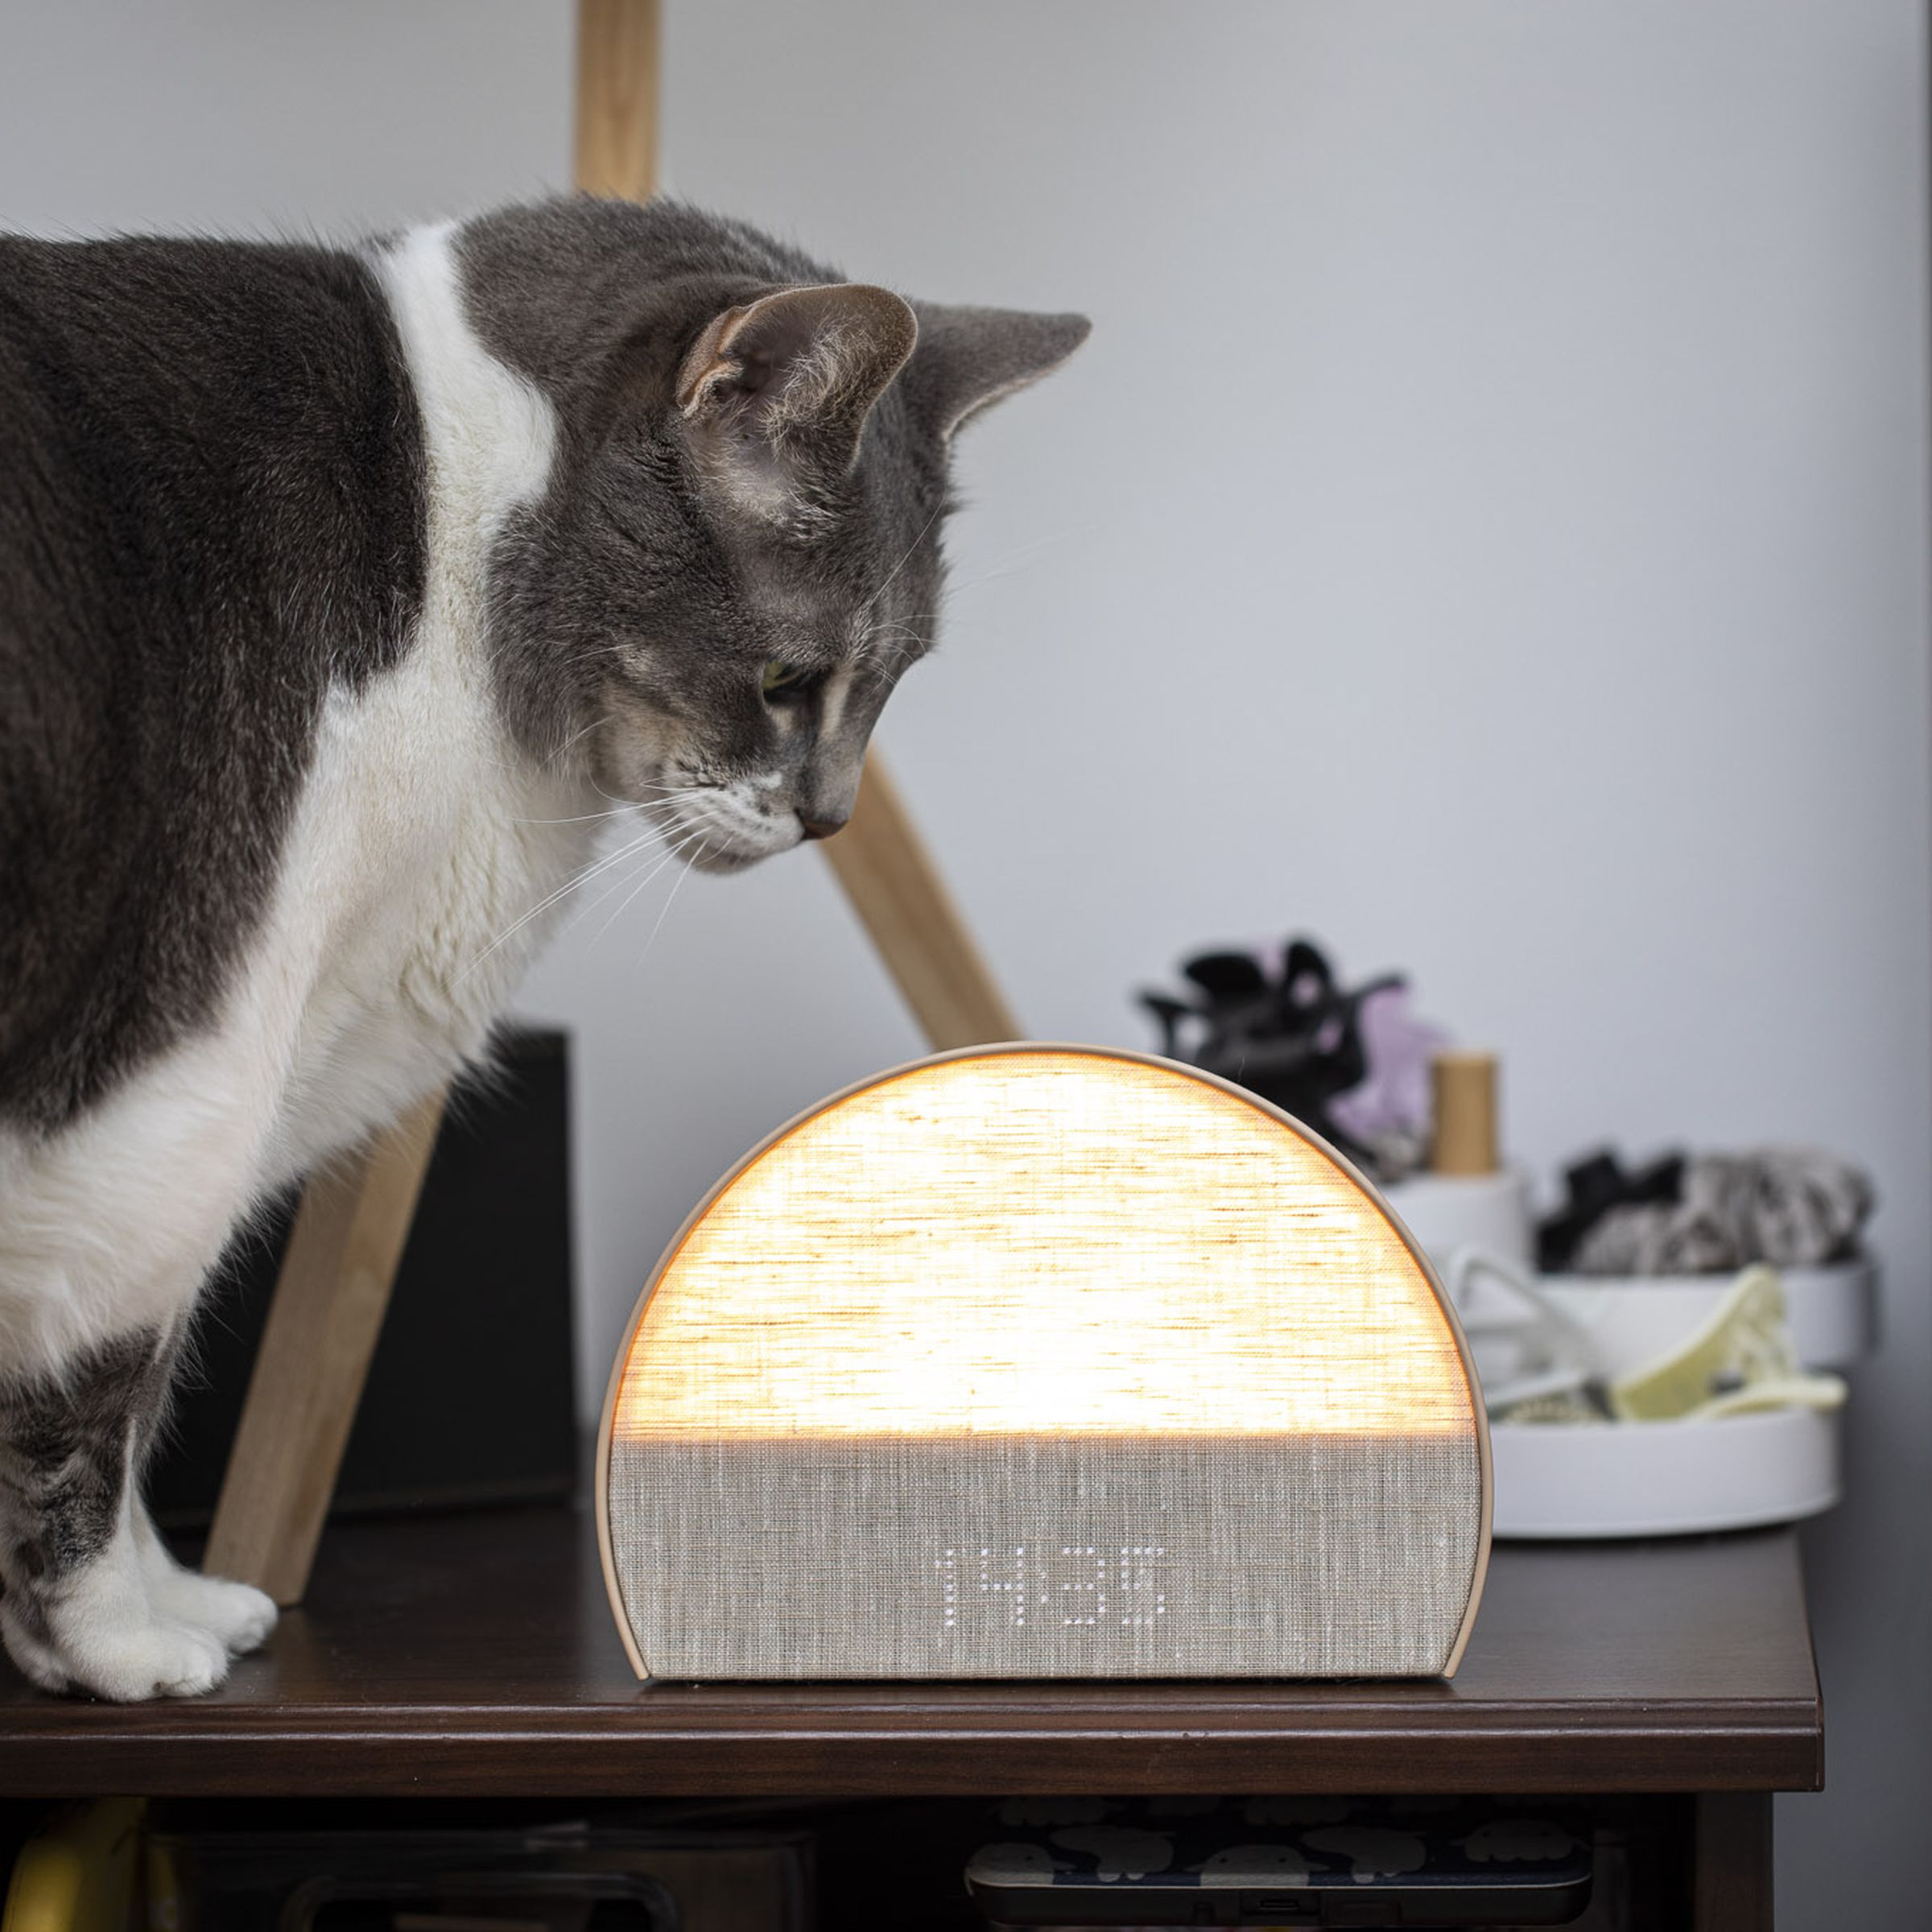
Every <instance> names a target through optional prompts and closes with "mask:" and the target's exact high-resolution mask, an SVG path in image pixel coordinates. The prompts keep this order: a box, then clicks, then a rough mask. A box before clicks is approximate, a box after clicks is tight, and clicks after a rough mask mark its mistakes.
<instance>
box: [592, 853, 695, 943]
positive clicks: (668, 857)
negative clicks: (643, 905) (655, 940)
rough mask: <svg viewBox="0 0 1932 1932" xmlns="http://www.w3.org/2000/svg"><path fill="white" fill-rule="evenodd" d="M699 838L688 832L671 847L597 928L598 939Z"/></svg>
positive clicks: (674, 889) (672, 887) (674, 884)
mask: <svg viewBox="0 0 1932 1932" xmlns="http://www.w3.org/2000/svg"><path fill="white" fill-rule="evenodd" d="M697 836H698V835H697V833H696V832H687V833H686V834H685V835H684V836H683V837H682V838H681V839H679V840H678V842H677V844H675V845H673V846H671V848H669V849H668V850H667V852H665V854H664V856H663V857H662V858H661V859H659V860H658V862H657V863H656V864H655V865H653V866H651V867H650V869H649V870H648V871H646V873H645V874H644V876H643V877H642V878H641V879H639V880H638V882H637V883H636V885H634V886H632V887H631V889H630V891H629V892H627V893H625V895H624V897H623V898H621V899H620V900H619V901H618V902H617V910H616V911H615V912H613V914H611V915H610V917H609V919H606V920H605V922H604V923H603V924H602V925H601V926H600V927H598V928H597V939H602V938H603V936H604V935H605V933H607V932H609V931H610V929H611V927H613V926H614V925H616V924H617V921H618V920H619V919H622V918H623V916H624V914H625V909H626V908H627V907H628V906H630V902H631V901H632V900H633V899H634V898H636V897H637V896H638V894H639V893H641V892H642V890H644V888H645V887H646V886H648V885H649V884H650V882H651V881H652V880H653V879H654V878H656V877H658V874H659V873H662V872H663V870H664V869H665V867H666V866H667V865H672V864H674V863H675V861H677V859H678V858H679V857H680V855H681V854H683V852H687V851H688V850H689V849H690V848H691V844H692V842H693V841H694V840H696V837H697ZM671 890H672V892H673V893H675V892H676V890H677V885H676V882H675V881H673V883H672V886H671ZM605 897H607V898H608V897H609V894H605ZM670 903H671V902H670V900H669V899H667V900H666V901H665V904H666V905H667V906H668V905H669V904H670ZM595 943H596V940H595V939H593V940H592V944H593V945H594V944H595Z"/></svg>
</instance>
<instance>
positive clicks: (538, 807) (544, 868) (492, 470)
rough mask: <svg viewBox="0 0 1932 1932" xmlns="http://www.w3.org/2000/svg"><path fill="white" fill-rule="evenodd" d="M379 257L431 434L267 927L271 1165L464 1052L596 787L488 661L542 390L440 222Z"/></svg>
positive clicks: (515, 965) (572, 849) (528, 490)
mask: <svg viewBox="0 0 1932 1932" xmlns="http://www.w3.org/2000/svg"><path fill="white" fill-rule="evenodd" d="M380 269H381V273H382V277H383V280H384V283H385V286H386V290H387V292H388V295H389V297H390V303H391V305H392V308H393V309H394V314H395V317H396V321H397V325H398V329H399V330H400V332H401V334H402V338H403V348H404V351H405V353H406V354H407V358H408V361H409V366H410V373H411V378H412V380H413V382H414V384H415V390H416V395H417V400H418V403H419V407H420V410H421V412H422V416H423V430H424V437H425V442H426V445H427V449H426V454H427V467H428V478H429V506H428V528H427V569H426V575H425V583H424V596H423V609H422V612H421V615H420V617H419V621H418V625H417V631H416V635H415V638H414V639H413V640H412V643H411V650H410V651H409V654H408V655H407V658H405V660H404V662H403V664H402V665H401V666H400V667H398V669H397V670H395V671H392V672H390V673H389V674H387V675H385V676H382V677H380V678H378V679H374V680H373V681H372V682H371V683H369V684H368V685H367V686H365V687H364V688H363V689H362V690H361V691H358V692H357V693H355V694H354V695H353V696H350V695H348V694H338V695H337V696H336V697H335V698H333V699H332V700H331V701H330V703H329V704H328V708H327V709H326V711H325V712H324V716H323V719H322V721H321V727H320V732H319V734H318V737H317V741H316V755H315V762H314V766H313V770H312V777H311V779H310V782H309V784H308V787H307V789H306V792H305V795H304V798H303V805H302V809H301V813H300V819H299V824H298V827H297V829H296V834H295V838H294V839H293V840H291V849H290V852H289V854H288V862H287V868H286V870H285V873H284V881H285V886H286V887H287V890H286V891H285V892H284V894H283V895H282V901H283V902H282V905H281V906H279V914H280V923H282V924H283V931H282V932H281V933H280V934H279V935H273V936H271V938H270V943H271V944H275V943H277V941H278V940H279V943H281V944H283V945H284V946H287V947H288V950H289V954H290V964H291V966H292V967H294V968H295V970H296V971H297V972H299V973H301V972H303V968H304V967H306V968H307V972H306V973H304V974H303V976H304V977H306V979H307V980H308V985H307V988H306V990H305V992H304V993H303V996H302V997H301V1012H300V1021H299V1034H298V1038H297V1039H296V1040H295V1042H294V1049H295V1051H294V1055H293V1061H292V1064H291V1067H290V1070H289V1078H288V1081H287V1087H286V1088H285V1092H284V1098H283V1104H282V1106H281V1107H280V1108H279V1110H278V1113H279V1117H278V1120H277V1123H276V1132H275V1147H274V1150H273V1156H274V1158H273V1159H272V1161H271V1163H270V1164H271V1166H273V1167H274V1168H275V1169H277V1170H279V1171H280V1172H281V1173H284V1174H286V1173H289V1172H292V1171H294V1170H297V1169H299V1167H301V1166H303V1165H305V1164H307V1163H308V1162H309V1161H311V1160H312V1159H313V1158H315V1157H316V1155H317V1154H320V1153H322V1152H324V1151H326V1150H328V1148H330V1147H332V1146H340V1145H341V1144H342V1143H343V1142H344V1141H346V1140H349V1139H352V1138H353V1137H356V1136H357V1134H358V1133H361V1131H363V1130H364V1129H365V1128H366V1127H367V1126H368V1125H369V1124H371V1123H372V1122H374V1121H379V1120H382V1119H385V1118H387V1117H390V1115H392V1114H393V1113H394V1112H395V1110H396V1109H397V1108H398V1107H399V1106H401V1105H402V1104H405V1103H407V1101H408V1100H410V1099H411V1098H413V1097H415V1096H417V1095H419V1094H420V1093H422V1092H425V1091H427V1089H429V1088H431V1087H433V1086H434V1085H436V1084H437V1083H438V1082H439V1081H440V1080H442V1079H444V1078H445V1077H446V1076H447V1075H448V1073H449V1072H450V1071H452V1068H453V1067H455V1066H456V1064H457V1063H460V1061H461V1060H462V1059H464V1058H465V1057H466V1056H468V1055H471V1054H473V1053H474V1052H475V1051H477V1048H478V1047H479V1046H480V1045H481V1042H482V1037H483V1034H484V1033H485V1030H486V1029H487V1027H488V1026H489V1021H490V1019H491V1018H492V1016H493V1014H494V1013H495V1012H496V1011H497V1009H498V1007H499V1006H500V1005H501V1003H502V1000H503V998H504V997H505V995H506V993H507V992H508V991H509V989H510V986H511V985H514V981H515V980H516V978H517V977H518V976H519V974H520V972H521V971H522V967H523V965H524V964H526V961H527V960H528V958H529V956H530V952H531V950H532V949H533V948H534V947H535V943H536V942H537V940H538V939H539V938H540V937H541V936H542V933H543V927H544V926H545V923H546V922H545V921H544V920H543V919H541V918H539V917H534V916H531V915H532V914H533V912H534V910H535V908H536V907H537V906H539V904H541V902H543V900H544V899H545V898H547V896H548V895H549V894H551V892H553V891H554V890H556V888H557V887H558V886H560V885H561V884H562V883H563V882H564V880H565V879H567V878H568V877H569V876H570V873H571V872H572V869H574V868H575V867H576V866H577V865H580V863H581V862H582V860H583V858H584V856H585V854H586V852H587V851H588V847H589V845H590V844H591V843H592V836H593V835H594V830H595V827H596V825H597V819H595V818H592V817H585V816H584V815H586V814H588V813H591V812H592V811H593V808H594V806H595V804H596V802H597V801H596V799H595V796H594V795H591V796H590V797H589V798H588V800H587V799H586V795H585V788H584V786H582V785H581V783H580V782H577V781H575V780H572V779H570V778H567V777H565V776H564V775H562V774H557V773H555V772H552V771H549V770H545V769H543V767H541V766H538V765H537V764H535V762H533V761H532V760H531V759H530V758H528V757H527V756H526V754H525V753H522V751H520V750H519V749H518V747H517V746H516V745H514V742H513V741H511V740H510V738H509V737H508V736H507V735H506V733H505V731H504V729H503V728H502V723H501V721H500V718H499V715H498V712H497V704H496V701H495V697H494V693H493V690H492V687H491V683H490V679H489V666H488V663H487V657H486V650H485V634H484V617H485V610H484V597H485V575H486V570H487V564H488V559H489V547H490V544H491V542H492V540H493V538H494V537H495V536H496V535H497V532H498V530H500V529H501V528H502V524H503V522H504V519H505V518H506V517H508V516H509V515H510V514H511V512H513V511H514V510H515V509H516V508H517V507H518V506H519V505H522V504H526V503H528V502H531V501H532V500H533V499H535V497H537V496H539V494H540V493H541V492H542V491H543V489H544V487H545V485H546V484H547V481H548V479H549V475H550V469H551V460H552V456H553V452H554V449H555V419H554V416H553V415H552V412H551V408H550V406H549V404H548V403H547V402H546V401H545V399H544V398H543V397H542V396H541V395H540V394H538V392H537V391H536V390H535V389H533V388H532V387H531V386H530V385H529V384H528V383H526V382H524V381H522V379H521V378H519V377H518V376H517V375H516V374H514V372H513V371H512V370H510V369H507V368H506V366H505V365H503V364H502V363H501V362H499V361H497V360H496V359H495V358H494V357H492V356H491V355H490V354H489V353H488V351H487V350H485V349H484V347H483V345H481V342H480V341H478V340H477V336H476V335H475V332H473V330H472V329H471V328H470V327H469V323H468V321H467V320H466V318H465V316H464V312H463V303H462V298H461V291H460V278H459V271H458V268H457V264H456V259H455V256H454V252H453V250H452V236H451V232H450V231H449V230H448V229H443V228H439V229H423V230H419V231H418V232H416V233H413V234H411V235H410V236H408V237H407V238H406V239H405V240H404V241H403V242H402V243H401V244H400V245H399V246H397V247H396V248H395V249H394V250H393V251H392V252H391V253H390V254H387V255H386V256H385V257H384V258H382V262H381V263H380ZM296 901H299V903H297V902H296ZM305 928H306V930H305Z"/></svg>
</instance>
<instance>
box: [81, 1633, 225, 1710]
mask: <svg viewBox="0 0 1932 1932" xmlns="http://www.w3.org/2000/svg"><path fill="white" fill-rule="evenodd" d="M60 1621H61V1620H60V1616H59V1614H58V1612H56V1616H55V1618H54V1620H53V1623H54V1629H53V1650H54V1654H55V1657H56V1660H57V1662H58V1664H59V1667H60V1671H61V1674H62V1676H63V1678H64V1681H65V1682H66V1684H67V1685H68V1686H70V1687H72V1689H74V1690H77V1691H92V1692H93V1694H94V1695H95V1696H96V1697H105V1698H109V1699H112V1700H113V1701H114V1703H118V1704H134V1703H142V1702H144V1701H145V1700H146V1699H148V1698H151V1697H198V1696H199V1695H200V1694H201V1693H202V1692H203V1691H212V1690H213V1689H214V1687H215V1686H216V1685H217V1684H218V1683H220V1682H221V1680H222V1679H223V1678H225V1677H226V1676H227V1675H228V1652H227V1650H226V1649H225V1647H224V1646H223V1645H221V1644H220V1643H218V1642H217V1641H216V1640H215V1639H214V1638H213V1637H210V1636H209V1635H208V1633H207V1632H206V1631H205V1630H197V1629H195V1628H194V1627H193V1626H192V1624H178V1623H175V1621H174V1620H172V1619H171V1618H169V1617H163V1616H149V1617H147V1619H146V1620H144V1621H138V1622H133V1623H127V1624H107V1625H103V1624H101V1621H100V1620H98V1619H96V1618H91V1617H90V1618H89V1619H88V1620H87V1627H86V1628H85V1629H78V1630H77V1629H66V1630H64V1629H61V1628H60Z"/></svg>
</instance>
